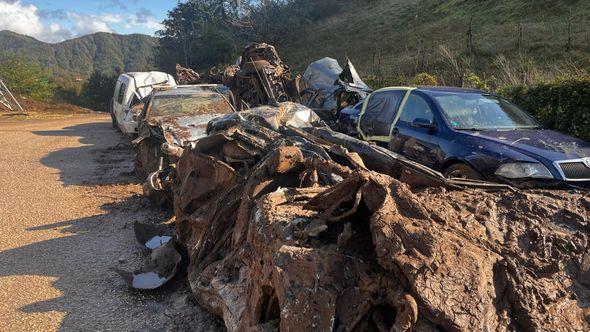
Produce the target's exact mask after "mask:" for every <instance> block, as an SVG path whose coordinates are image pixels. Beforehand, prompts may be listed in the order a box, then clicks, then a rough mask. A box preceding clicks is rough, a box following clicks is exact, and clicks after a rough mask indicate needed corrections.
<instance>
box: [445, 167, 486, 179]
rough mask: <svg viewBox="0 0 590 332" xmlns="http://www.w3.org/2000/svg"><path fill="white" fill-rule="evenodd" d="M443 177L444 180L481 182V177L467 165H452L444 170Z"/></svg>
mask: <svg viewBox="0 0 590 332" xmlns="http://www.w3.org/2000/svg"><path fill="white" fill-rule="evenodd" d="M443 175H444V176H445V177H446V178H459V179H470V180H481V175H479V173H478V172H477V171H476V170H475V169H473V167H471V166H469V165H467V164H462V163H459V164H453V165H451V166H449V167H448V168H447V169H445V170H444V172H443Z"/></svg>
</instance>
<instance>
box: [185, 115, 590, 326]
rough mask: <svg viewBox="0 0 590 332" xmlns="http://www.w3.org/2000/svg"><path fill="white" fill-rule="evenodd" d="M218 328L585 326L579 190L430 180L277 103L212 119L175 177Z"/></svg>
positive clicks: (202, 296)
mask: <svg viewBox="0 0 590 332" xmlns="http://www.w3.org/2000/svg"><path fill="white" fill-rule="evenodd" d="M174 195H175V199H174V209H175V215H176V218H177V221H176V223H177V233H178V236H179V240H180V241H181V242H182V243H183V244H184V245H185V246H186V247H187V248H188V255H189V258H190V265H189V270H188V277H189V282H190V285H191V287H192V289H193V292H194V293H195V296H196V297H197V299H198V300H199V302H200V304H201V305H202V306H203V307H205V308H206V309H208V310H209V311H210V312H212V313H214V314H215V315H218V316H220V317H221V318H222V319H223V321H224V322H225V325H226V327H227V329H228V330H230V331H242V330H247V329H249V328H252V329H254V330H265V329H273V330H276V329H279V330H282V331H291V330H297V331H299V330H321V331H366V330H379V331H411V330H418V331H434V330H465V331H473V330H509V331H511V330H567V329H572V330H587V329H588V328H590V325H589V324H590V322H589V321H588V320H587V317H588V315H590V310H589V308H588V305H587V303H588V300H590V281H589V280H590V279H588V276H589V275H590V274H589V273H590V263H589V262H590V252H589V249H588V229H587V222H588V221H589V220H590V201H589V200H588V198H587V197H586V192H584V191H576V190H569V191H564V192H563V193H562V195H555V194H553V193H552V192H550V191H542V190H536V191H518V190H514V189H512V188H511V187H509V186H502V185H494V184H489V183H486V182H481V181H469V180H460V179H446V178H445V177H444V176H443V175H442V174H440V173H438V172H436V171H434V170H432V169H429V168H428V167H426V166H423V165H421V164H419V163H416V162H413V161H411V160H408V159H406V158H405V157H403V156H401V155H399V154H396V153H395V152H392V151H389V150H387V149H385V148H382V147H379V146H376V145H371V144H368V143H367V142H364V141H361V140H358V139H355V138H352V137H349V136H346V135H343V134H340V133H337V132H334V131H333V130H331V129H330V128H328V127H326V126H325V125H324V124H323V123H322V121H320V120H319V119H318V117H317V116H315V115H313V114H312V112H311V111H310V110H309V109H307V108H306V107H304V106H302V105H298V104H293V103H281V104H280V105H279V106H278V107H273V106H265V107H261V108H255V109H252V110H249V111H244V112H241V113H235V114H229V115H226V116H223V117H218V118H216V119H215V120H213V121H211V122H210V124H209V126H208V135H207V136H206V137H204V138H202V139H200V140H199V141H198V142H197V143H196V144H195V145H194V147H191V148H189V149H187V150H186V151H185V153H183V155H182V157H181V158H180V160H179V162H178V167H177V176H176V178H175V181H174Z"/></svg>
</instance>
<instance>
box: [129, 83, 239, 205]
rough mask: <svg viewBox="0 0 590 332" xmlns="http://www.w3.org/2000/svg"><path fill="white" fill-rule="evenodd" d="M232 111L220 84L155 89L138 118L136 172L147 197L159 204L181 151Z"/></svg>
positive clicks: (232, 108)
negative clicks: (143, 183) (216, 120)
mask: <svg viewBox="0 0 590 332" xmlns="http://www.w3.org/2000/svg"><path fill="white" fill-rule="evenodd" d="M233 112H234V104H233V95H232V93H231V91H230V90H229V89H228V88H227V87H225V86H222V85H211V84H209V85H191V86H180V87H177V88H167V87H164V88H157V89H155V90H154V92H153V93H152V94H151V95H150V98H149V101H148V103H147V105H146V107H145V108H144V111H143V112H142V113H141V115H140V118H139V123H140V124H139V136H138V138H137V139H136V140H134V141H133V143H134V144H137V145H138V152H137V158H136V164H135V166H136V172H137V173H138V175H139V176H140V177H141V178H142V179H147V180H146V184H145V186H144V193H145V194H146V196H148V197H150V198H152V199H153V200H154V201H155V202H156V203H159V204H162V203H164V202H165V199H166V198H167V197H169V195H166V193H168V192H169V184H170V177H171V176H172V173H173V171H174V169H175V164H176V161H177V160H178V158H179V157H180V156H181V155H182V152H183V149H185V148H187V147H189V146H191V145H192V144H194V142H195V141H197V140H198V139H200V138H202V137H203V136H205V135H206V129H207V123H208V122H209V121H210V120H212V119H213V118H215V117H217V116H219V115H223V114H228V113H233Z"/></svg>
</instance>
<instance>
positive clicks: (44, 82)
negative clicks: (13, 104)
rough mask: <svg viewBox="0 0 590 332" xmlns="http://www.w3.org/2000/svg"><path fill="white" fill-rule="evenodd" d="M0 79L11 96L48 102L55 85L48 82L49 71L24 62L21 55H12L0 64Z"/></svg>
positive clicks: (35, 64)
mask: <svg viewBox="0 0 590 332" xmlns="http://www.w3.org/2000/svg"><path fill="white" fill-rule="evenodd" d="M0 77H1V78H2V80H4V83H5V84H6V86H7V87H8V89H10V91H11V92H12V93H13V94H18V95H24V96H28V97H31V98H33V99H37V100H48V99H51V98H52V97H53V94H54V91H55V85H54V84H53V83H52V82H51V81H50V80H49V71H48V70H47V69H45V68H43V67H41V66H40V65H39V64H37V63H31V62H27V61H25V59H24V57H23V56H22V55H21V54H14V55H12V56H10V57H8V58H6V59H5V60H3V61H1V62H0Z"/></svg>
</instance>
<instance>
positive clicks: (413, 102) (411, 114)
mask: <svg viewBox="0 0 590 332" xmlns="http://www.w3.org/2000/svg"><path fill="white" fill-rule="evenodd" d="M416 119H425V120H428V121H430V122H434V115H433V113H432V109H431V108H430V105H428V102H427V101H426V99H424V97H422V96H420V95H417V94H415V93H412V94H411V95H410V97H408V100H407V101H406V105H405V106H404V109H403V110H402V114H401V115H400V117H399V121H400V122H405V123H412V122H414V120H416Z"/></svg>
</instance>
